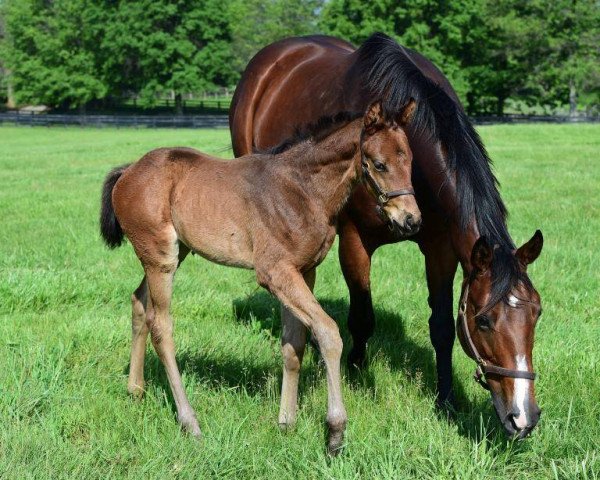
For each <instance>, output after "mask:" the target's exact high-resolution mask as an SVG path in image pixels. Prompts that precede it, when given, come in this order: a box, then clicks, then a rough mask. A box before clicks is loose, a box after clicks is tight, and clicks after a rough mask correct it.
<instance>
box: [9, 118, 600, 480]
mask: <svg viewBox="0 0 600 480" xmlns="http://www.w3.org/2000/svg"><path fill="white" fill-rule="evenodd" d="M479 130H480V133H481V135H482V137H483V139H484V140H485V142H486V145H487V146H488V148H489V151H490V154H491V156H492V158H493V159H494V161H495V166H496V171H497V174H498V177H499V180H500V182H501V184H502V187H503V188H502V196H503V198H504V200H505V202H506V204H507V206H508V208H509V211H510V213H511V215H510V217H509V227H510V231H511V233H512V235H513V238H514V239H515V241H516V242H517V243H518V244H521V243H522V242H523V241H525V240H526V239H529V238H530V237H531V235H532V234H533V232H534V230H535V229H536V228H541V229H542V231H543V232H544V237H545V244H544V249H543V251H542V254H541V256H540V258H539V259H538V260H537V261H536V262H535V263H534V264H532V265H531V266H530V267H529V274H530V276H531V278H532V280H533V282H534V283H535V286H536V288H537V289H538V291H539V292H540V295H541V297H542V303H543V308H544V314H543V315H542V317H541V319H540V321H539V323H538V325H537V329H536V337H535V348H534V366H535V370H536V371H537V372H538V374H539V377H538V380H536V398H537V400H538V402H539V404H540V407H541V408H542V410H543V414H542V418H541V421H540V423H539V425H538V427H536V429H535V431H534V432H533V434H532V436H531V437H530V438H528V439H526V440H525V441H522V442H514V443H513V442H509V441H508V440H507V439H506V437H505V436H504V433H503V431H502V427H501V426H500V424H499V422H498V421H497V420H496V419H495V414H494V410H493V407H492V405H491V404H490V399H489V398H490V397H489V394H488V393H487V392H485V391H484V390H483V389H482V388H480V387H479V386H478V385H477V384H475V382H473V380H472V373H473V367H474V364H473V362H472V360H470V359H469V358H468V357H467V356H466V355H465V354H464V353H463V351H462V349H461V348H460V346H459V344H458V341H457V342H456V344H455V351H454V366H455V368H454V381H455V386H456V393H457V399H458V403H459V409H458V411H457V413H456V417H455V418H454V419H453V420H450V421H449V420H447V419H446V418H445V417H440V416H439V415H437V414H436V411H435V409H434V402H435V398H434V393H433V389H434V385H435V375H436V374H435V365H434V363H433V359H434V350H433V347H432V346H431V341H430V339H429V330H428V326H427V319H428V317H429V307H428V306H427V286H426V280H425V274H424V265H423V263H424V262H423V257H422V255H421V254H420V252H419V250H418V248H417V246H416V245H415V244H413V243H412V242H404V243H402V244H396V245H388V246H384V247H381V248H380V249H378V250H377V252H376V253H375V255H374V257H373V273H372V282H371V284H372V288H373V303H374V306H375V311H376V315H377V329H376V332H375V335H374V337H373V338H372V340H371V341H370V342H369V356H370V362H369V368H368V369H366V370H365V371H364V372H362V373H360V374H358V375H356V374H351V372H350V371H348V370H347V369H346V368H343V375H344V381H343V394H344V400H345V403H346V408H347V410H348V415H349V422H348V436H347V446H346V449H345V450H344V452H343V453H342V455H340V456H339V457H338V458H335V459H328V458H327V457H326V456H325V452H324V448H323V447H324V438H325V409H326V402H327V401H326V398H327V381H326V377H325V372H324V368H323V365H322V362H320V361H319V357H318V354H317V353H316V352H315V351H314V350H313V349H312V348H310V347H309V348H308V349H307V350H308V351H307V354H306V356H305V359H304V363H303V366H302V374H301V385H300V401H299V414H298V425H297V427H296V428H295V429H294V430H293V431H290V432H287V433H281V432H280V431H279V428H278V426H277V412H278V401H279V397H280V393H279V392H280V381H281V371H282V360H281V353H280V342H279V332H280V328H281V326H280V321H279V306H278V304H277V302H275V301H274V300H273V299H272V297H270V296H269V295H268V294H267V293H266V292H264V291H262V290H260V289H258V288H257V286H256V281H255V278H254V273H253V272H250V271H246V270H239V269H234V268H227V267H221V266H217V265H215V264H212V263H210V262H208V261H206V260H204V259H202V258H200V257H199V256H191V255H190V256H189V257H188V258H187V259H186V261H185V262H184V263H183V265H182V266H181V269H180V271H179V272H178V273H177V276H176V277H175V285H174V296H173V302H172V311H173V316H174V319H175V342H176V344H177V361H178V362H179V365H180V368H181V371H182V374H183V382H184V386H185V389H186V392H187V393H188V396H189V398H190V401H191V403H192V405H193V407H194V408H195V409H196V411H197V412H198V420H199V422H200V427H201V428H202V429H203V434H204V437H203V439H202V441H201V442H197V441H195V440H193V439H191V438H189V437H187V436H186V435H184V434H183V433H182V432H181V431H180V429H179V427H178V425H177V421H176V415H175V413H174V406H173V400H172V396H171V393H170V389H169V384H168V381H167V378H166V376H165V373H164V368H163V367H162V365H161V363H160V360H159V359H158V357H157V355H156V353H155V352H154V349H153V348H152V346H151V344H150V342H148V349H147V364H146V368H145V372H146V379H147V384H146V386H147V389H146V396H145V398H144V399H143V400H142V401H134V400H133V399H131V398H129V397H128V395H127V393H126V384H127V379H126V373H127V370H128V364H129V347H130V338H131V303H130V296H131V292H132V291H133V289H134V288H136V287H137V284H138V283H139V281H140V279H141V276H142V271H141V267H140V263H139V261H138V260H137V258H136V256H135V254H134V252H133V250H132V248H131V245H130V244H126V245H125V246H123V247H122V248H120V249H118V250H115V251H109V250H108V249H107V248H106V247H104V245H103V244H102V241H101V239H100V235H99V233H98V209H99V201H100V187H101V184H102V181H103V179H104V175H105V174H106V173H107V172H108V170H109V169H111V168H112V167H113V166H115V165H120V164H122V163H125V162H130V161H135V160H136V159H138V158H139V157H140V156H141V155H143V154H144V153H145V152H147V151H148V150H150V149H152V148H155V147H158V146H164V145H189V146H192V147H196V148H199V149H201V150H203V151H206V152H209V153H215V154H217V155H221V156H223V155H225V149H226V148H227V146H228V145H229V143H230V141H229V133H228V131H227V130H225V129H223V130H210V131H207V130H147V129H139V130H137V129H136V130H134V129H119V130H117V129H112V128H106V129H80V128H22V127H0V138H1V139H2V140H1V142H2V143H1V144H2V155H0V212H2V242H0V279H1V280H0V422H1V424H2V428H0V477H2V478H3V479H4V478H6V479H21V478H31V479H70V478H74V479H75V478H76V479H80V478H81V479H92V478H93V479H96V478H111V479H120V478H140V479H141V478H144V479H154V478H156V479H175V478H177V479H211V478H218V479H221V478H225V479H228V478H236V479H239V480H245V479H261V478H265V479H296V478H298V479H340V480H342V479H408V478H415V479H419V480H420V479H430V478H433V479H448V478H450V479H460V480H471V479H473V480H475V479H510V480H513V479H519V480H521V479H525V480H528V479H531V480H534V479H535V480H538V479H561V480H562V479H573V480H575V479H590V480H591V479H594V478H598V477H599V476H600V423H599V422H598V416H599V414H600V404H599V402H598V399H599V398H600V383H599V375H598V374H599V372H600V348H599V345H600V303H599V302H598V291H600V275H598V272H599V271H600V256H599V255H598V251H599V249H600V245H599V237H598V231H600V190H599V189H598V185H599V184H600V169H599V168H598V151H599V149H600V125H525V126H510V125H509V126H493V127H482V128H480V129H479ZM574 166H576V168H574ZM456 277H457V278H456V279H455V280H456V281H455V298H457V296H456V295H458V291H459V290H458V289H459V288H460V282H461V275H460V274H457V276H456ZM315 292H316V296H317V299H318V300H319V301H320V302H321V303H322V304H323V305H324V307H325V309H326V310H327V311H328V312H329V313H330V314H331V315H332V316H333V318H335V319H336V321H337V322H338V324H339V325H340V330H341V333H342V336H343V338H344V356H345V355H346V354H347V352H348V348H349V346H350V339H349V334H348V328H347V324H346V316H347V313H348V291H347V288H346V285H345V283H344V281H343V279H342V274H341V271H340V266H339V262H338V259H337V255H336V251H335V248H334V249H333V251H332V252H330V254H329V255H328V256H327V258H326V259H325V262H324V263H323V265H321V266H320V267H319V269H318V273H317V283H316V288H315Z"/></svg>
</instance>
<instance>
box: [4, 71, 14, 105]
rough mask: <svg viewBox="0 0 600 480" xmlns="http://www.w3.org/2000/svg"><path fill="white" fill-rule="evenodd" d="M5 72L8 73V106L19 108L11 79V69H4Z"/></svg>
mask: <svg viewBox="0 0 600 480" xmlns="http://www.w3.org/2000/svg"><path fill="white" fill-rule="evenodd" d="M4 74H5V75H6V108H11V109H12V108H17V100H16V99H15V92H14V90H13V86H12V81H11V79H10V70H4Z"/></svg>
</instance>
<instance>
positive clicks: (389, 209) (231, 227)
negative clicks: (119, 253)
mask: <svg viewBox="0 0 600 480" xmlns="http://www.w3.org/2000/svg"><path fill="white" fill-rule="evenodd" d="M414 108H415V105H414V102H409V103H408V104H407V105H406V106H405V109H404V110H403V111H402V112H400V115H399V116H398V117H397V118H396V119H394V120H388V121H386V120H384V119H383V117H382V113H381V106H380V105H379V104H377V103H375V104H373V105H371V106H370V107H369V109H368V110H367V112H366V114H364V117H363V115H362V114H361V115H360V116H358V115H349V114H341V115H337V116H336V117H334V118H329V119H325V120H323V121H321V122H318V123H317V125H316V126H315V127H314V128H312V129H309V132H308V133H307V134H305V135H299V138H296V139H295V140H294V141H293V142H286V143H284V144H283V145H282V146H281V147H280V148H278V149H276V150H274V153H272V154H256V155H248V156H246V157H242V158H239V159H236V160H231V161H224V160H220V159H217V158H213V157H210V156H208V155H206V154H203V153H201V152H198V151H196V150H192V149H189V148H162V149H158V150H153V151H151V152H149V153H148V154H146V155H144V156H143V157H142V158H141V159H140V160H139V161H138V162H136V163H134V164H132V165H129V166H124V167H119V168H116V169H114V170H113V171H112V172H110V173H109V174H108V176H107V178H106V181H105V183H104V188H103V197H102V207H101V218H100V222H101V233H102V236H103V237H104V240H105V242H106V243H107V244H108V246H110V247H112V248H114V247H117V246H119V245H120V244H121V243H122V241H123V239H124V236H127V238H128V239H129V241H130V242H131V244H132V246H133V248H134V250H135V253H136V254H137V256H138V258H139V259H140V261H141V263H142V266H143V268H144V273H145V276H144V278H143V280H142V282H141V284H140V286H139V287H138V288H137V289H136V290H135V292H134V293H133V295H132V298H131V301H132V331H133V338H132V348H131V364H130V372H129V380H128V390H129V392H130V393H132V394H134V395H139V394H141V393H142V392H143V390H144V373H143V372H144V355H145V351H146V339H147V336H148V333H150V336H151V339H152V344H153V345H154V348H155V349H156V352H157V354H158V356H159V357H160V359H161V361H162V363H163V365H164V367H165V369H166V372H167V376H168V379H169V384H170V387H171V390H172V393H173V398H174V400H175V404H176V407H177V417H178V420H179V422H180V424H181V425H182V427H183V428H184V429H186V430H187V431H189V432H190V433H191V434H192V435H195V436H199V435H200V427H199V425H198V421H197V419H196V414H195V412H194V410H193V408H192V406H191V405H190V403H189V401H188V399H187V397H186V394H185V391H184V388H183V385H182V381H181V376H180V373H179V369H178V367H177V362H176V357H175V345H174V342H173V321H172V318H171V316H170V314H169V305H170V302H171V292H172V287H173V278H174V275H175V271H176V270H177V267H178V266H179V265H180V264H181V262H183V260H184V259H185V258H186V256H187V255H188V253H189V252H190V251H192V252H195V253H198V254H199V255H201V256H203V257H204V258H206V259H208V260H211V261H213V262H216V263H219V264H223V265H230V266H235V267H242V268H249V269H254V270H255V272H256V280H257V282H258V283H259V284H260V285H261V286H263V287H265V288H266V289H267V290H269V291H270V292H271V293H272V294H274V295H275V296H276V297H277V298H278V299H279V300H280V301H281V304H282V306H283V307H282V319H283V320H282V323H283V333H282V352H283V359H284V369H283V384H282V394H281V408H280V414H279V423H280V424H281V425H282V427H288V426H290V425H292V424H293V423H294V421H295V419H296V406H297V392H298V376H299V371H300V365H301V362H302V356H303V353H304V347H305V343H306V329H307V328H308V329H310V331H311V333H312V335H313V338H314V339H315V340H316V341H317V342H318V345H319V349H320V351H321V354H322V357H323V360H324V362H325V366H326V369H327V387H328V406H327V425H328V428H329V433H328V441H327V446H328V451H329V452H330V453H332V454H335V453H336V452H338V450H339V449H340V447H341V446H342V442H343V434H344V430H345V427H346V421H347V416H346V410H345V407H344V404H343V402H342V393H341V384H340V358H341V353H342V339H341V337H340V334H339V331H338V327H337V325H336V323H335V322H334V321H333V320H332V319H331V318H330V317H329V315H327V313H325V311H324V310H323V309H322V308H321V306H320V305H319V303H318V302H317V300H316V299H315V297H314V296H313V293H312V288H313V285H314V278H315V274H314V272H315V267H316V266H317V265H319V263H321V261H322V260H323V259H324V258H325V255H326V254H327V252H328V251H329V249H330V247H331V244H332V242H333V240H334V238H335V234H336V225H337V218H338V214H339V212H340V210H341V209H342V208H343V207H344V205H345V204H346V202H347V201H348V198H349V196H350V193H351V192H352V190H353V188H354V187H355V186H356V184H357V183H358V181H359V180H360V179H361V178H365V179H367V181H368V184H369V187H368V188H369V189H371V192H372V194H373V196H375V195H377V198H378V211H379V214H380V215H382V216H383V217H385V218H386V219H387V222H388V223H389V225H390V226H391V229H392V230H398V231H402V232H415V231H416V230H417V229H418V225H419V223H420V212H419V209H418V208H417V204H416V202H415V199H414V195H413V194H412V193H413V190H412V186H411V183H410V176H411V163H412V153H411V151H410V148H409V147H408V141H407V137H406V135H405V133H404V127H405V126H406V124H407V123H408V122H409V121H410V117H411V114H412V112H413V111H414ZM311 130H312V131H311ZM303 137H307V138H306V139H305V140H301V138H303ZM296 142H297V143H296ZM294 143H295V144H294ZM200 321H201V320H200Z"/></svg>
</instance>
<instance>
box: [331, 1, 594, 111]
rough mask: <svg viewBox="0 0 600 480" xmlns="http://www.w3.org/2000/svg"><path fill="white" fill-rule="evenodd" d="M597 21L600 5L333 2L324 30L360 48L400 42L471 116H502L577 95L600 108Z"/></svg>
mask: <svg viewBox="0 0 600 480" xmlns="http://www.w3.org/2000/svg"><path fill="white" fill-rule="evenodd" d="M599 15H600V4H598V2H596V1H594V0H577V1H572V0H561V1H556V2H555V1H549V0H506V1H502V2H498V1H496V0H418V1H415V2H396V1H392V0H378V1H375V2H368V3H365V2H361V1H359V0H332V1H331V2H328V3H326V5H325V7H324V9H323V13H322V16H321V19H320V22H321V23H320V25H321V26H322V28H323V30H325V31H326V32H328V33H331V34H333V35H339V36H342V37H345V38H349V39H351V40H352V41H354V42H355V43H357V44H359V43H361V42H362V41H363V40H364V39H365V38H366V37H367V36H368V35H369V34H370V33H372V32H373V31H376V30H379V31H383V32H385V33H388V34H390V35H392V36H395V37H396V38H397V39H398V40H399V41H400V42H401V43H402V44H404V45H406V46H408V47H410V48H413V49H415V50H418V51H419V52H421V53H423V54H424V55H425V56H426V57H428V58H429V59H431V60H432V61H433V62H434V63H435V64H436V65H438V66H439V67H441V69H442V70H443V71H444V73H445V74H446V75H447V76H448V78H449V79H450V81H451V83H452V84H453V86H454V87H455V89H456V90H457V92H458V94H459V96H460V97H461V98H462V100H463V101H464V102H465V103H466V105H467V108H468V110H469V111H470V112H471V113H484V112H495V113H499V114H501V113H502V112H503V110H504V105H505V102H506V100H507V99H508V98H516V99H519V100H521V101H522V102H524V103H525V104H527V105H545V106H550V107H555V106H558V105H564V104H567V103H569V91H570V90H571V91H572V89H573V88H574V89H575V90H576V91H577V92H581V93H582V96H581V98H580V99H581V100H586V101H587V102H589V103H591V104H593V103H596V104H597V103H598V91H599V85H600V73H599V68H600V67H599V65H600V51H599V49H598V45H599V44H600V33H599V32H600V29H599V28H600V27H599V26H600V16H599ZM570 87H571V88H570Z"/></svg>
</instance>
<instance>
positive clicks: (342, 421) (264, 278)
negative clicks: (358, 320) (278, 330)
mask: <svg viewBox="0 0 600 480" xmlns="http://www.w3.org/2000/svg"><path fill="white" fill-rule="evenodd" d="M256 273H257V279H258V282H259V283H260V284H261V285H262V286H264V287H266V288H267V289H269V291H270V292H271V293H273V294H274V295H275V296H276V297H277V298H278V299H279V300H280V301H281V303H283V305H285V307H286V308H288V309H289V310H290V312H291V313H292V314H293V315H294V316H295V317H296V318H297V319H298V320H300V321H301V322H302V324H304V326H306V327H308V328H309V329H310V331H311V333H312V334H313V336H314V338H315V339H316V340H317V342H318V344H319V349H320V351H321V355H322V357H323V360H324V361H325V366H326V368H327V388H328V395H327V426H328V427H329V437H328V441H327V447H328V450H329V453H330V454H332V455H336V454H337V453H338V452H339V450H340V448H341V447H342V443H343V440H344V431H345V429H346V423H347V420H348V416H347V415H346V408H345V407H344V403H343V402H342V381H341V376H340V359H341V356H342V346H343V344H342V337H341V336H340V332H339V329H338V326H337V324H336V323H335V321H334V320H333V319H332V318H331V317H330V316H329V315H327V313H325V311H324V310H323V309H322V308H321V306H320V305H319V303H318V302H317V300H316V298H315V297H314V295H313V293H312V292H311V290H310V288H309V287H308V285H307V284H306V282H305V281H304V278H303V277H302V275H301V274H300V272H298V270H297V269H295V268H294V267H293V266H288V265H277V266H275V267H271V268H268V269H261V268H257V272H256Z"/></svg>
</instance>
